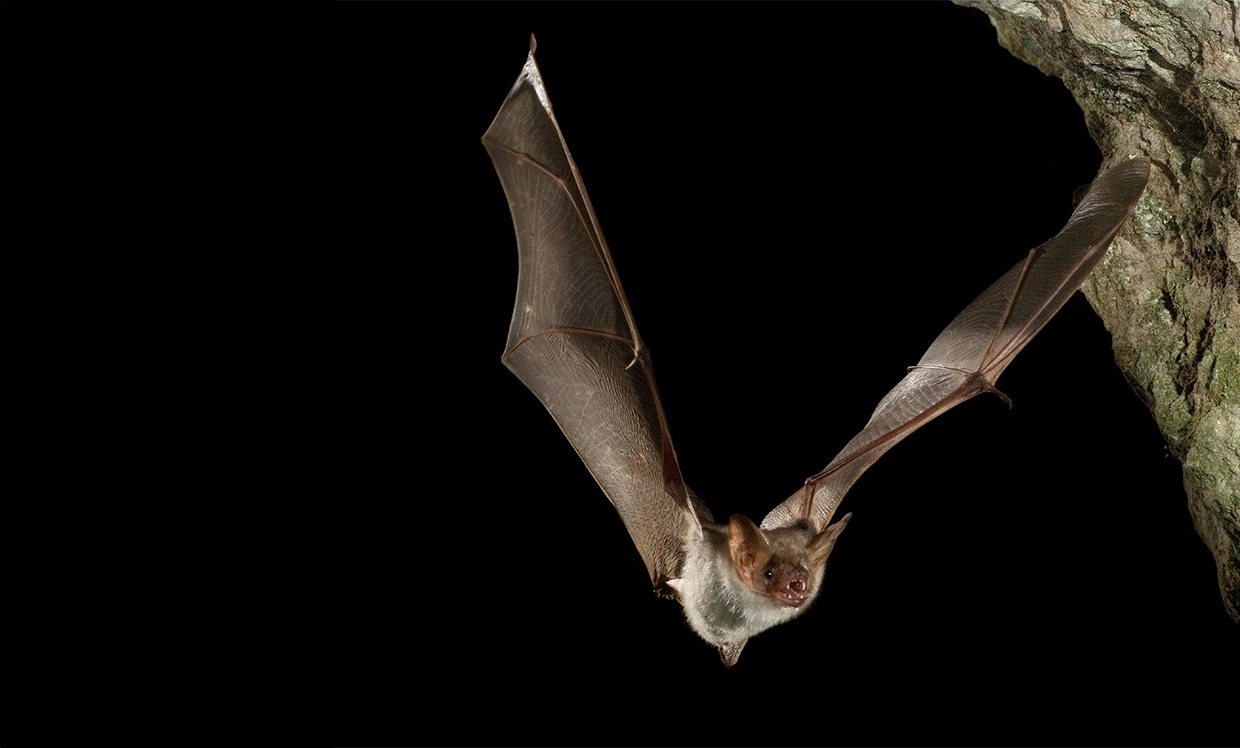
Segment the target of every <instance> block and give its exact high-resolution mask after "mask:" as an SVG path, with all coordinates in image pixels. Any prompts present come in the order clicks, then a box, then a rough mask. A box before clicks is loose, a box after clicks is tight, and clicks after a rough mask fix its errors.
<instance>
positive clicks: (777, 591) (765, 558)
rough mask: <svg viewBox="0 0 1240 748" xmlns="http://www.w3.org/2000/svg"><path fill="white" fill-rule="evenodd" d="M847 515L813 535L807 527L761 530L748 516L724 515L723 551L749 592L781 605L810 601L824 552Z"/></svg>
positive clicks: (795, 605) (823, 564)
mask: <svg viewBox="0 0 1240 748" xmlns="http://www.w3.org/2000/svg"><path fill="white" fill-rule="evenodd" d="M851 517H852V515H851V514H849V515H846V516H845V517H844V518H843V519H842V520H840V521H839V522H837V523H835V524H834V525H830V526H828V527H826V528H825V529H823V531H822V532H820V533H814V532H813V531H811V530H810V529H808V528H806V527H788V528H778V529H774V530H765V531H764V530H762V529H761V528H760V527H758V526H757V525H755V524H754V523H753V521H751V520H750V519H749V518H748V517H746V516H744V515H741V514H734V515H732V517H731V518H729V519H728V550H729V551H730V552H731V555H732V563H733V565H734V566H735V567H736V572H737V574H738V575H739V576H740V578H741V581H742V582H744V583H745V585H746V586H747V587H748V588H749V589H750V590H752V591H753V592H755V593H757V594H758V595H761V596H763V597H765V598H768V599H769V600H771V601H772V602H773V603H775V604H777V605H779V606H782V607H786V608H800V607H802V606H804V605H805V604H807V603H809V602H811V601H813V599H814V598H815V597H816V596H817V595H818V588H819V587H820V586H821V583H822V573H823V570H824V569H825V568H826V564H827V556H829V555H830V554H831V550H832V549H833V548H834V547H835V541H836V539H837V538H838V537H839V535H840V532H842V531H843V529H844V526H845V525H847V524H848V520H849V518H851Z"/></svg>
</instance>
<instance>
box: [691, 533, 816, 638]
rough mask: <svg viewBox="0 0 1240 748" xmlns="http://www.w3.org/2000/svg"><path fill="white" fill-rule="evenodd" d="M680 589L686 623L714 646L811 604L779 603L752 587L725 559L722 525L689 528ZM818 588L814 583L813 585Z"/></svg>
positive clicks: (747, 634)
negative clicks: (699, 528) (788, 604)
mask: <svg viewBox="0 0 1240 748" xmlns="http://www.w3.org/2000/svg"><path fill="white" fill-rule="evenodd" d="M817 581H818V580H815V582H817ZM678 588H679V591H680V602H681V604H682V605H683V606H684V609H685V617H686V618H688V619H689V625H690V626H691V627H692V628H693V630H694V631H696V632H697V634H698V636H701V637H702V638H703V639H705V640H706V641H708V642H710V643H711V644H714V645H715V646H721V645H724V644H734V643H741V642H743V641H744V640H746V639H748V638H749V637H751V636H756V635H757V634H759V633H761V632H763V631H766V630H767V629H769V628H771V627H772V626H777V625H779V624H781V623H784V622H786V621H789V620H791V619H793V618H795V617H797V616H798V615H800V614H801V613H802V612H804V611H805V609H806V608H808V607H809V603H808V602H807V603H806V604H804V605H802V606H800V607H790V606H787V605H783V604H781V603H779V602H778V601H776V600H773V599H772V598H770V597H768V596H766V595H762V594H759V593H757V592H755V591H753V590H752V589H750V588H749V587H748V586H747V585H746V584H745V583H744V582H743V581H742V580H741V578H740V576H739V575H738V574H737V571H736V567H735V566H734V565H733V563H732V561H731V559H730V557H729V553H728V533H727V527H724V526H714V525H707V526H704V527H703V528H702V534H701V536H699V535H698V533H697V531H696V528H694V529H693V530H691V531H690V533H689V537H688V538H687V539H686V542H685V562H684V567H683V570H682V574H681V579H680V581H679V583H678ZM817 588H818V584H816V583H815V584H814V585H813V589H814V590H815V591H816V590H817Z"/></svg>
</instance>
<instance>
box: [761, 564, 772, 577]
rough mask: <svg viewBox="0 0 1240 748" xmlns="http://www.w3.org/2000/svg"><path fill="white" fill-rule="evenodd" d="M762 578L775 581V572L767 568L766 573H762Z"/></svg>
mask: <svg viewBox="0 0 1240 748" xmlns="http://www.w3.org/2000/svg"><path fill="white" fill-rule="evenodd" d="M762 576H764V577H766V578H767V579H774V578H775V570H774V569H772V568H771V567H769V566H768V567H766V571H764V572H762Z"/></svg>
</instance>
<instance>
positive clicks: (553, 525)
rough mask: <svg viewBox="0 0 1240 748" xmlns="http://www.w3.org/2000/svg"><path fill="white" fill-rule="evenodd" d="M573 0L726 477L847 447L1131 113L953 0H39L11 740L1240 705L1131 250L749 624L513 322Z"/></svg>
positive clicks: (726, 732)
mask: <svg viewBox="0 0 1240 748" xmlns="http://www.w3.org/2000/svg"><path fill="white" fill-rule="evenodd" d="M531 31H533V32H535V33H536V34H537V35H538V39H539V62H540V66H541V68H542V71H543V74H544V77H545V79H546V81H547V85H548V88H549V90H550V94H551V96H552V99H553V101H554V103H555V106H556V113H557V115H558V117H559V120H560V124H561V126H562V127H563V128H564V131H565V134H566V137H567V139H568V142H569V145H570V147H571V148H572V149H573V153H574V156H575V158H576V161H577V163H578V164H579V165H580V166H581V169H582V173H583V175H584V178H585V180H586V183H587V184H588V186H589V190H590V193H591V196H592V198H593V201H594V205H595V207H596V209H597V213H598V216H599V219H600V222H601V224H602V227H603V230H604V231H605V232H606V234H607V236H608V240H609V242H610V244H611V247H612V250H613V252H614V254H615V255H616V263H617V265H618V267H619V270H620V273H621V276H622V277H623V279H624V283H625V287H626V290H627V292H628V296H629V299H630V302H631V304H632V306H633V309H634V313H635V315H636V318H637V321H638V324H639V325H640V326H641V330H642V333H643V336H644V338H645V340H646V342H647V344H648V345H649V346H650V348H651V350H652V351H653V355H654V361H655V369H656V373H657V376H658V378H659V383H660V387H661V389H662V395H663V400H664V404H665V407H666V410H667V413H668V418H669V422H670V426H671V429H672V433H673V435H674V437H675V439H676V445H677V450H678V452H679V455H680V461H681V465H682V468H683V470H684V474H685V476H686V479H687V481H688V482H689V484H690V485H692V486H693V487H694V488H695V489H696V490H697V491H698V492H699V493H700V494H701V495H702V496H703V497H705V498H706V500H707V501H708V502H709V503H710V504H711V507H712V509H713V510H714V512H715V514H716V516H717V517H726V516H727V515H728V514H730V513H732V512H736V511H739V512H744V513H746V514H749V515H751V516H754V517H761V516H762V515H763V514H765V512H766V511H767V510H768V509H769V508H770V507H771V506H773V505H774V504H775V503H777V502H778V501H780V500H782V499H783V498H785V497H786V496H787V495H789V494H790V493H792V491H794V490H795V489H796V488H797V487H798V486H799V485H800V483H801V481H802V480H803V479H804V478H805V476H807V475H810V474H812V473H814V472H816V471H817V470H818V469H820V468H821V467H822V466H823V465H824V464H826V462H827V461H828V460H829V459H830V457H831V456H832V455H833V454H834V453H835V451H836V450H837V449H838V448H839V447H840V446H841V445H842V444H843V443H844V442H845V441H846V440H847V439H848V438H849V437H850V436H851V435H852V434H853V433H855V431H856V430H857V429H858V428H860V426H861V425H862V424H863V423H864V422H865V420H866V418H867V416H868V414H869V412H870V410H871V409H872V408H873V406H874V404H875V403H876V402H877V401H878V399H879V398H880V397H881V396H882V395H883V394H884V393H885V392H886V391H887V389H888V388H889V387H891V386H892V385H893V384H894V383H895V382H896V381H897V380H898V379H899V378H900V376H902V373H903V371H904V367H906V366H907V365H909V364H911V363H914V362H915V361H916V360H917V359H918V358H919V357H920V356H921V353H922V351H923V350H924V349H925V347H926V346H927V345H928V344H929V342H930V340H932V339H933V337H934V336H935V334H937V332H938V331H939V330H940V329H941V328H942V327H943V326H944V325H945V324H946V323H947V322H948V321H949V320H950V319H951V318H952V316H953V315H954V314H955V313H956V312H957V311H959V310H960V309H961V308H962V307H963V306H964V305H965V304H967V303H968V302H969V301H970V300H971V299H972V298H973V296H974V295H976V294H977V293H979V292H980V291H981V290H982V289H983V288H985V287H986V286H987V285H988V284H989V283H990V282H991V281H992V280H994V279H995V278H997V277H998V276H999V275H1000V274H1001V273H1002V272H1003V271H1004V270H1006V269H1007V268H1008V267H1010V266H1011V265H1013V264H1014V263H1015V262H1016V261H1017V260H1018V259H1020V258H1021V257H1022V256H1023V254H1024V253H1025V252H1026V251H1027V250H1028V249H1029V248H1031V247H1033V246H1035V245H1036V244H1038V243H1040V242H1041V241H1043V240H1045V239H1046V238H1048V237H1049V236H1051V235H1052V234H1053V233H1054V232H1055V231H1057V230H1058V228H1059V227H1060V226H1061V225H1062V223H1063V221H1064V220H1065V219H1066V218H1067V216H1068V214H1069V213H1070V212H1071V208H1072V195H1073V192H1074V191H1075V190H1077V189H1078V188H1080V187H1081V186H1082V185H1085V184H1087V183H1088V182H1089V181H1090V180H1091V179H1092V177H1093V175H1094V174H1095V172H1096V170H1097V168H1098V166H1099V164H1100V162H1101V156H1100V154H1099V153H1098V151H1097V148H1096V147H1095V146H1094V145H1093V143H1092V142H1091V141H1090V139H1089V136H1088V133H1087V131H1086V128H1085V124H1084V120H1083V117H1082V116H1081V114H1080V112H1079V111H1078V110H1077V109H1076V108H1075V105H1074V103H1073V101H1072V98H1071V96H1070V95H1069V94H1068V93H1067V91H1066V90H1065V89H1064V88H1063V86H1062V85H1061V84H1060V83H1059V81H1057V80H1056V79H1053V78H1049V77H1046V76H1043V75H1042V74H1041V73H1039V72H1038V71H1037V70H1035V69H1033V68H1031V67H1029V66H1026V65H1024V64H1022V63H1019V62H1017V61H1016V60H1014V59H1013V58H1011V57H1010V56H1009V55H1008V53H1007V52H1005V51H1004V50H1002V49H1001V48H1000V47H999V46H998V45H997V43H996V42H995V39H994V32H993V30H992V29H991V28H990V26H989V24H988V22H987V21H986V19H985V17H984V16H983V15H982V14H981V13H978V12H975V11H970V10H965V9H961V8H957V7H954V6H951V5H946V4H918V5H892V4H864V5H836V4H831V5H825V6H823V5H801V4H788V5H777V6H762V7H758V6H754V5H698V4H693V5H673V6H667V5H658V6H655V5H646V4H635V5H607V6H591V7H586V6H581V5H561V4H555V5H541V6H523V5H513V6H508V5H505V6H493V5H481V6H480V5H389V4H375V5H333V6H313V7H305V8H302V9H300V10H298V11H297V12H291V11H284V12H275V11H273V10H271V9H270V8H269V7H268V6H259V7H255V6H240V5H204V6H201V7H199V8H198V9H197V10H196V11H193V12H184V11H176V12H173V11H164V12H161V13H150V12H144V13H136V12H132V13H130V12H120V11H118V10H116V9H115V8H113V9H111V10H105V9H101V8H98V7H96V8H94V9H93V11H91V12H80V11H78V12H73V11H70V10H65V12H63V13H61V14H59V17H57V18H49V19H43V20H40V21H37V22H36V21H34V20H18V19H9V20H8V21H7V22H6V24H5V27H4V29H3V31H0V35H2V39H0V42H2V44H0V48H2V49H3V55H4V62H3V64H4V67H5V68H6V74H5V75H4V77H3V79H0V85H2V86H3V90H2V91H0V95H2V96H3V99H2V102H3V103H2V106H3V107H4V110H5V114H4V117H3V123H2V124H0V127H2V128H3V130H4V135H5V136H6V137H5V139H4V142H6V143H7V144H8V147H7V148H5V149H3V151H0V152H2V153H3V157H4V161H3V163H2V164H0V173H3V174H4V176H5V178H6V179H7V182H8V185H9V189H8V190H7V194H6V197H7V200H5V202H4V206H5V207H4V210H3V213H2V214H0V220H2V221H3V222H4V223H3V233H2V235H3V236H5V237H6V239H5V243H4V249H3V251H0V262H3V265H2V266H0V284H3V285H2V286H0V310H2V312H0V331H3V336H4V337H3V345H0V357H3V358H2V365H3V368H4V370H5V374H6V377H7V378H8V382H9V384H8V385H7V386H6V387H5V388H4V392H5V395H4V400H3V404H2V405H0V413H3V424H4V426H3V428H4V429H5V430H6V431H7V432H8V434H7V440H8V442H9V443H10V444H11V445H13V446H11V447H10V448H9V449H7V450H6V454H5V460H4V464H5V467H4V475H5V484H6V485H7V486H8V488H7V489H6V491H5V494H6V500H5V502H4V503H5V519H4V520H3V527H4V537H5V538H6V540H5V546H6V548H7V549H8V551H9V555H10V556H11V558H10V561H9V564H8V568H9V572H10V573H9V581H8V582H6V598H8V600H7V601H6V604H5V606H4V609H5V612H6V615H5V619H6V633H7V635H6V637H5V639H6V642H7V644H8V647H7V649H8V651H6V654H5V662H6V665H5V667H4V670H5V687H6V695H5V710H6V717H5V723H6V731H9V733H10V735H9V736H8V737H9V739H6V740H5V741H4V742H5V745H10V744H16V743H21V742H23V741H26V742H34V741H36V740H43V741H49V742H72V741H77V742H109V743H116V744H134V743H174V744H182V745H189V744H195V743H204V744H231V743H249V744H254V743H267V742H283V743H290V744H311V743H320V744H328V743H352V744H361V743H371V744H412V743H460V744H510V743H511V744H519V743H540V744H567V743H572V744H593V743H604V744H613V743H615V744H618V743H661V744H698V743H701V744H756V743H782V744H803V743H832V744H840V743H843V744H891V743H905V744H944V743H953V744H983V743H984V744H1005V743H1043V744H1054V743H1076V744H1091V743H1100V744H1119V743H1125V744H1134V743H1139V744H1147V743H1174V744H1191V743H1210V742H1219V741H1222V742H1234V740H1235V736H1236V733H1235V732H1234V720H1232V721H1231V723H1230V727H1229V726H1228V719H1230V718H1229V717H1225V716H1224V715H1225V714H1226V713H1227V712H1225V711H1222V710H1223V709H1224V707H1226V706H1227V705H1229V704H1230V707H1231V708H1234V704H1235V699H1236V697H1237V694H1236V682H1237V681H1236V679H1235V673H1236V672H1237V671H1238V670H1240V629H1238V628H1237V627H1236V625H1235V624H1234V623H1232V622H1231V621H1230V620H1229V619H1228V618H1227V617H1226V615H1225V614H1224V612H1223V608H1222V605H1221V603H1220V601H1219V599H1218V594H1217V590H1216V587H1215V572H1214V567H1213V563H1212V561H1211V559H1210V556H1209V553H1208V551H1207V550H1206V549H1205V547H1204V546H1203V545H1202V544H1201V543H1200V541H1199V540H1197V538H1196V536H1195V534H1194V533H1193V529H1192V525H1191V521H1190V519H1189V516H1188V513H1187V511H1186V509H1185V497H1184V493H1183V489H1182V487H1181V485H1180V477H1179V467H1178V464H1177V463H1176V461H1175V460H1174V459H1172V458H1171V457H1169V456H1168V453H1167V450H1166V447H1165V445H1164V444H1163V441H1162V439H1161V437H1160V436H1159V434H1158V432H1157V430H1156V428H1155V427H1154V425H1153V423H1152V420H1151V419H1150V418H1149V417H1148V414H1147V411H1146V409H1145V406H1144V404H1143V403H1142V402H1141V400H1140V399H1139V398H1138V397H1137V396H1136V395H1135V394H1134V393H1133V392H1132V390H1131V389H1130V388H1129V387H1128V385H1127V383H1126V382H1125V381H1124V378H1123V376H1122V375H1121V374H1120V373H1119V371H1118V370H1117V369H1116V367H1115V365H1114V363H1113V361H1112V360H1111V355H1110V340H1109V336H1108V334H1107V332H1106V331H1105V329H1103V327H1102V324H1101V322H1100V321H1099V320H1098V319H1097V318H1096V317H1095V316H1094V315H1093V313H1092V312H1091V311H1090V310H1089V308H1088V305H1087V304H1086V303H1085V302H1084V300H1083V299H1082V298H1080V297H1079V296H1078V297H1076V298H1074V299H1073V300H1072V301H1071V302H1070V303H1069V305H1068V306H1067V307H1066V308H1065V309H1064V311H1063V312H1062V313H1061V315H1060V316H1059V317H1058V318H1057V319H1056V320H1054V321H1053V322H1052V324H1051V325H1049V326H1048V327H1047V329H1046V330H1045V331H1044V332H1043V334H1042V335H1041V336H1040V337H1039V339H1038V340H1036V341H1034V343H1033V344H1032V345H1030V346H1029V347H1028V349H1027V350H1026V352H1025V353H1023V354H1022V355H1021V356H1020V357H1019V358H1018V359H1017V361H1016V362H1015V364H1013V366H1012V367H1011V368H1010V369H1009V370H1008V372H1007V373H1006V374H1005V375H1004V378H1003V381H1002V382H1001V383H1000V384H1001V387H1002V388H1003V390H1004V391H1005V392H1006V393H1007V394H1008V395H1010V396H1011V397H1012V399H1013V400H1014V401H1015V408H1014V409H1013V410H1011V411H1008V410H1007V409H1006V408H1005V407H1004V406H1003V405H1002V403H1000V402H999V401H998V400H997V399H993V398H979V399H977V400H975V401H972V402H969V403H967V404H966V405H964V406H963V407H961V408H958V409H956V410H955V411H952V412H951V413H949V414H947V415H946V416H944V417H943V418H941V419H939V420H938V421H936V422H934V423H933V424H931V425H930V426H928V427H927V428H926V429H924V430H923V431H921V432H919V433H918V434H916V435H914V436H913V437H911V438H910V439H908V440H907V441H906V442H905V443H903V444H901V445H900V446H899V447H897V448H896V449H894V450H893V451H892V452H891V453H890V454H889V455H887V456H885V457H884V458H883V459H882V460H881V461H880V462H879V463H877V464H876V466H875V468H874V469H873V470H871V471H870V472H869V473H867V474H866V476H865V477H864V478H863V479H862V480H861V481H860V482H859V483H858V485H857V486H856V487H855V488H854V489H853V492H852V493H851V494H850V495H849V497H848V499H847V501H846V504H845V509H847V510H851V511H854V512H855V513H856V514H855V516H854V519H853V522H852V524H851V525H850V526H849V528H848V531H847V532H846V533H845V534H844V536H843V538H842V539H841V541H840V545H839V547H838V548H837V550H836V551H835V553H834V555H833V556H832V561H831V565H830V568H829V570H828V575H827V586H826V589H825V591H824V593H823V595H822V597H821V598H820V600H819V601H818V603H817V604H816V606H815V608H814V609H813V610H812V611H810V612H809V613H808V614H806V615H805V616H803V617H802V618H800V619H799V620H797V621H796V622H794V623H793V624H791V625H788V626H784V627H781V628H777V629H775V630H772V631H771V632H769V633H766V634H764V635H762V636H761V637H758V638H756V639H755V640H753V641H751V642H750V644H749V646H748V648H747V649H746V651H745V653H744V655H743V657H742V658H741V661H740V664H739V665H738V666H737V667H736V668H734V669H733V670H731V671H724V669H723V668H722V667H721V666H720V665H719V663H718V662H717V659H716V655H715V654H714V652H713V651H712V650H711V649H709V648H708V647H707V646H705V645H703V644H702V643H701V642H699V641H698V640H697V639H696V638H695V637H694V636H693V634H692V633H691V632H690V631H689V630H688V627H687V626H686V625H685V624H684V623H683V621H682V619H681V617H680V613H679V611H678V610H677V609H676V607H675V606H674V605H672V604H670V603H666V602H663V601H660V600H657V599H655V598H654V596H653V595H651V594H650V592H649V587H648V583H647V580H646V578H645V573H644V569H643V568H642V565H641V562H640V559H639V558H638V556H637V554H636V551H635V550H634V549H633V548H632V547H631V544H630V543H629V542H628V539H627V537H626V535H625V533H624V529H623V526H622V525H621V523H620V521H619V519H618V517H617V516H616V515H615V513H614V511H613V510H612V509H611V507H610V506H609V505H608V503H607V501H606V500H605V499H604V497H603V495H602V494H601V492H600V491H599V490H598V489H597V487H596V486H595V485H594V484H593V482H592V480H591V479H590V476H589V474H588V473H587V472H586V470H585V468H584V467H583V466H582V465H581V464H580V462H579V460H578V459H577V457H576V455H575V454H574V453H573V451H572V449H571V448H570V447H569V445H568V444H567V442H566V441H565V440H564V439H563V438H562V436H561V435H560V434H559V432H558V430H557V429H556V428H555V425H554V423H553V422H552V421H551V419H550V418H549V417H548V416H547V415H546V413H545V412H544V411H543V410H542V408H541V407H540V406H539V405H538V403H537V401H536V400H535V399H534V398H533V397H532V396H531V395H530V394H529V393H527V392H526V391H525V390H524V389H523V388H522V386H521V385H520V384H519V383H518V382H517V381H516V379H515V378H513V377H512V376H511V375H510V374H509V373H508V372H507V371H505V370H504V368H503V367H502V366H501V365H500V362H499V355H500V352H501V349H502V347H503V343H504V339H505V333H506V329H507V324H508V318H509V315H510V313H511V303H512V296H513V290H514V288H515V278H516V251H515V242H514V240H513V236H512V228H511V223H510V222H509V219H508V214H507V209H506V205H505V201H504V197H503V193H502V190H501V189H500V186H499V183H498V180H497V179H496V178H495V174H494V171H493V170H492V168H491V165H490V163H489V161H488V159H487V157H486V154H485V153H484V151H483V149H482V147H481V145H480V144H479V142H478V138H479V136H480V135H481V134H482V132H483V131H484V130H485V129H486V127H487V125H488V124H489V123H490V121H491V118H492V117H493V116H494V113H495V110H496V109H497V108H498V106H499V104H500V102H501V101H502V100H503V98H504V95H505V93H506V92H507V90H508V88H509V87H510V86H511V85H512V82H513V80H515V78H516V76H517V73H518V72H519V70H520V67H521V64H522V62H523V60H524V56H525V52H526V47H527V37H528V34H529V33H530V32H531ZM1220 674H1222V675H1223V680H1219V678H1220ZM1228 681H1229V682H1228ZM1224 730H1231V733H1230V738H1229V737H1228V735H1227V733H1226V732H1224Z"/></svg>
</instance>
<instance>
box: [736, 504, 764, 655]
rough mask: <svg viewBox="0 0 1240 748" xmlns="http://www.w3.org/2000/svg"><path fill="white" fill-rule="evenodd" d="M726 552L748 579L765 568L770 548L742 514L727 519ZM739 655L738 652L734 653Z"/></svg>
mask: <svg viewBox="0 0 1240 748" xmlns="http://www.w3.org/2000/svg"><path fill="white" fill-rule="evenodd" d="M728 551H729V552H730V553H731V554H732V563H733V565H735V566H736V570H737V571H739V572H740V573H741V577H742V578H744V579H748V578H749V576H750V575H751V573H752V572H753V570H754V569H756V568H758V567H761V566H766V563H767V562H768V561H770V560H771V546H770V545H769V544H768V543H767V542H766V536H765V535H763V534H762V531H761V530H759V529H758V526H757V525H755V524H754V523H753V520H751V519H749V518H748V517H746V516H745V515H743V514H733V515H732V516H731V517H729V518H728ZM736 653H737V654H740V650H739V649H738V650H737V651H736Z"/></svg>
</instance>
